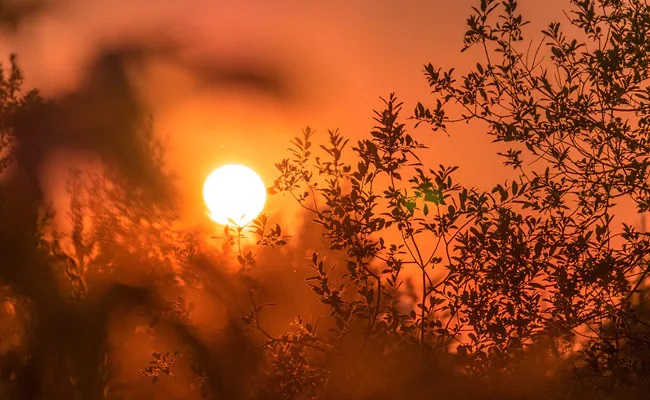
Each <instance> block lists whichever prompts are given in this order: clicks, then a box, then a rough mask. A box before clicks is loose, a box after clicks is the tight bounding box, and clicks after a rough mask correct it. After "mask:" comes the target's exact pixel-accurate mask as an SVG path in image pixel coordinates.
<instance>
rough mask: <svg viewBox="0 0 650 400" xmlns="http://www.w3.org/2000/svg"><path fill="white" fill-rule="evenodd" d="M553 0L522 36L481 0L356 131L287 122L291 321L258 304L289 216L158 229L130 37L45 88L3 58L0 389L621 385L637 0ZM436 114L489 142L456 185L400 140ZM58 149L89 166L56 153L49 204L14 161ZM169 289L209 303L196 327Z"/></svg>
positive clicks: (635, 339)
mask: <svg viewBox="0 0 650 400" xmlns="http://www.w3.org/2000/svg"><path fill="white" fill-rule="evenodd" d="M567 17H568V22H569V23H570V27H571V29H569V30H566V31H565V30H564V29H563V28H562V26H561V25H560V24H559V23H552V24H550V25H549V26H548V27H547V29H546V30H544V31H543V40H542V41H541V42H530V41H527V40H524V37H523V33H522V32H523V31H524V27H525V25H526V20H525V19H524V18H523V17H522V16H521V15H520V14H519V12H518V9H517V2H516V1H514V0H505V1H494V0H483V1H480V2H479V3H478V4H477V5H476V7H475V8H473V9H472V12H471V15H470V16H469V18H468V20H467V23H468V30H467V33H466V35H465V48H464V49H463V50H468V56H475V57H477V58H478V61H477V62H476V64H475V67H473V68H471V70H469V71H465V72H464V73H462V74H461V73H458V72H456V71H454V70H453V69H445V68H440V67H438V66H434V65H432V64H428V65H426V66H425V68H424V73H425V76H426V79H427V82H428V84H429V87H430V89H431V96H430V97H429V98H427V99H423V100H422V102H421V103H418V104H417V105H416V106H415V108H414V112H413V114H411V115H404V113H405V112H404V110H403V109H402V104H401V103H400V101H399V100H398V98H397V97H396V96H395V95H392V94H391V95H390V96H388V97H387V98H385V99H384V101H383V107H382V108H381V109H380V110H378V111H377V112H375V121H376V127H375V128H374V129H373V130H372V132H370V135H368V136H367V138H366V139H363V140H360V141H358V142H357V143H350V142H349V140H348V139H346V137H345V136H344V135H343V134H341V133H339V132H338V131H330V132H328V134H327V135H324V136H319V135H317V134H315V133H314V131H312V130H310V129H305V130H304V131H303V133H302V135H300V136H298V137H296V138H295V139H294V140H293V141H292V143H291V147H290V149H289V157H288V158H286V159H284V160H282V161H280V162H278V163H277V165H276V167H277V169H278V171H279V177H278V178H277V180H276V181H275V182H274V185H273V187H272V188H270V192H272V193H277V194H285V195H287V198H288V199H291V198H292V199H294V200H295V201H296V202H298V203H299V204H300V205H301V206H302V207H303V208H304V213H305V220H306V222H305V226H304V227H303V228H301V229H302V230H303V231H304V232H308V231H313V230H317V232H319V234H320V236H319V237H318V238H317V240H315V241H314V242H310V243H306V244H305V245H304V246H303V247H310V246H311V248H313V249H315V251H313V252H312V253H310V255H309V256H308V257H307V259H306V260H304V261H303V262H301V263H300V266H299V268H300V269H301V270H302V271H306V272H305V273H306V274H307V275H306V282H305V283H306V285H307V287H308V288H309V290H310V292H311V299H313V303H314V304H317V303H318V304H319V305H318V306H314V308H312V310H316V311H314V315H313V316H309V315H304V314H303V315H297V313H293V314H295V319H294V320H293V322H292V323H291V324H286V323H284V322H277V318H276V314H275V313H276V311H278V309H279V308H280V307H281V305H280V304H278V305H277V306H276V305H274V304H272V303H273V302H274V300H273V299H272V298H278V295H277V293H275V292H273V288H271V287H269V285H270V283H269V282H274V279H275V280H277V279H282V277H280V278H278V277H277V276H275V277H274V274H282V273H283V272H281V271H282V269H281V268H279V267H278V266H274V265H270V261H269V260H271V259H273V257H272V256H271V255H272V254H276V253H282V252H285V254H286V252H287V251H288V250H287V247H288V248H291V246H285V245H287V242H289V244H291V243H290V242H291V241H300V240H301V238H300V235H295V234H294V232H290V233H291V234H293V237H291V238H287V236H285V234H284V232H283V230H282V229H281V228H280V227H279V226H276V225H274V224H272V223H271V222H269V220H268V218H267V217H266V216H262V217H260V218H258V220H256V221H255V222H254V223H253V224H251V225H250V226H247V227H244V228H232V227H231V228H226V229H225V231H224V232H223V234H222V235H221V236H220V239H219V240H221V243H222V244H223V246H222V247H223V248H222V249H221V251H219V250H218V249H217V248H215V247H214V246H213V244H214V241H215V240H214V238H203V237H201V236H200V235H198V234H197V233H195V232H186V231H178V230H175V228H174V221H175V219H176V215H175V203H174V195H173V191H171V190H170V189H168V188H169V187H171V186H172V179H171V175H170V174H169V172H168V171H166V170H165V168H164V165H163V162H162V150H161V147H160V145H159V143H158V142H156V140H154V137H153V135H152V132H153V125H152V124H151V123H150V120H149V119H148V118H146V117H143V115H144V113H143V112H142V110H141V107H140V105H139V104H138V102H137V101H136V100H135V98H136V97H135V96H133V94H132V93H131V92H130V89H129V85H128V82H127V81H126V77H125V75H124V72H123V65H124V61H125V59H126V58H128V57H131V56H132V54H133V52H132V51H130V52H128V53H111V55H110V56H107V57H106V58H105V59H103V60H101V61H100V63H99V65H98V68H97V69H96V73H95V75H93V76H91V79H90V80H89V82H90V83H89V84H88V85H87V87H85V88H84V90H82V91H80V92H79V93H76V94H74V95H73V96H72V97H67V98H63V99H53V100H45V99H42V98H41V97H40V96H39V95H38V94H37V93H36V92H27V93H24V92H23V91H22V89H21V87H22V76H21V73H20V70H19V69H18V67H17V66H16V63H15V60H14V59H12V60H11V65H10V66H9V67H7V68H5V69H4V74H3V75H2V79H1V81H0V84H1V85H0V96H1V99H0V106H1V109H0V111H1V115H0V117H1V118H0V128H1V130H0V150H1V152H0V168H1V170H2V171H3V172H4V180H3V181H2V183H1V184H0V260H1V261H0V282H1V284H2V286H1V290H0V295H1V296H2V299H1V301H2V302H3V303H2V304H3V306H2V307H0V311H1V312H2V317H1V318H0V335H1V336H0V373H1V384H0V398H8V399H9V398H20V399H23V398H24V399H41V398H43V399H55V398H56V399H58V398H60V399H75V398H81V399H100V398H106V399H119V398H135V397H137V396H138V395H137V394H136V393H147V392H146V390H151V391H153V392H154V393H157V394H158V395H159V397H156V398H167V397H166V395H165V393H161V392H160V391H158V392H157V391H156V390H157V388H159V387H161V385H162V384H164V382H163V381H171V377H174V376H176V375H177V374H180V375H183V376H184V378H179V382H176V383H172V384H173V385H187V386H188V388H187V391H185V392H184V394H183V395H178V396H176V397H174V395H172V394H168V395H169V397H170V398H177V397H180V396H182V397H183V398H200V397H204V398H215V399H219V398H227V399H330V398H331V399H356V398H359V399H402V398H416V399H418V398H422V399H428V398H451V399H455V398H458V399H464V398H495V399H496V398H518V399H519V398H522V399H523V398H551V399H553V398H559V399H564V398H566V399H580V398H585V399H587V398H588V399H609V398H612V399H614V398H626V399H627V398H645V396H646V393H647V392H648V390H649V389H650V381H649V380H648V379H649V378H648V377H650V346H649V342H648V341H649V340H650V337H649V333H650V330H649V328H650V325H649V324H650V315H649V312H650V310H648V302H647V300H648V295H649V292H648V290H649V289H648V277H647V274H648V250H647V249H648V248H649V245H650V238H649V237H648V234H647V233H645V232H643V231H639V230H638V229H636V228H635V227H634V222H635V221H623V220H620V219H617V217H616V215H617V212H620V210H622V209H623V207H635V208H636V211H637V212H639V213H643V212H646V211H648V210H649V209H650V181H649V178H650V176H649V175H650V170H649V168H648V167H649V163H650V155H649V154H650V153H649V146H650V124H649V121H648V118H649V117H648V113H649V110H650V89H648V82H649V79H648V78H649V76H648V75H649V74H650V51H649V50H650V41H649V40H648V37H649V36H648V34H649V33H650V7H649V6H648V5H646V4H645V2H643V1H638V0H628V1H616V0H574V1H572V2H571V7H570V10H568V12H567ZM12 21H13V20H12ZM235 75H236V77H234V78H233V76H234V75H228V78H227V79H238V80H239V79H244V80H247V79H249V78H250V79H252V81H253V82H256V81H257V80H256V79H257V78H256V76H257V75H255V74H251V76H250V77H248V76H247V75H246V74H245V73H240V74H235ZM271 86H273V85H271ZM458 123H470V124H474V125H471V126H476V127H477V128H476V129H481V130H484V131H485V134H487V135H490V136H491V137H492V138H493V139H494V141H495V142H498V143H500V144H501V147H499V148H500V149H501V150H500V153H499V154H500V155H501V156H503V160H504V163H505V164H506V166H508V167H510V168H511V173H510V174H509V175H508V176H507V177H504V180H503V182H502V183H500V184H498V185H496V186H495V187H494V188H492V189H490V190H484V189H481V188H478V187H469V186H466V185H464V184H462V183H461V182H458V181H457V179H456V171H457V167H455V166H444V165H439V166H438V165H428V164H427V163H423V162H422V161H421V159H425V157H424V155H425V154H426V153H427V151H428V150H427V148H428V146H435V141H436V136H437V135H440V134H441V133H448V134H453V129H454V126H456V124H458ZM418 125H420V127H419V128H418ZM415 128H417V130H416V129H415ZM428 128H430V129H428ZM58 147H63V148H75V149H81V150H84V151H86V152H90V153H92V154H95V155H97V156H98V159H99V160H101V164H102V167H101V168H98V169H93V170H92V171H93V172H88V171H86V172H80V171H72V172H71V174H70V176H69V178H68V194H69V207H68V209H67V210H54V209H53V208H52V206H51V205H49V204H48V203H47V201H46V200H45V198H44V195H43V190H42V188H41V185H40V182H39V180H38V172H39V169H40V168H42V167H43V165H44V163H45V158H46V156H47V154H48V152H50V151H51V150H52V149H54V148H58ZM89 171H90V170H89ZM55 211H56V212H59V213H61V212H63V213H66V215H67V217H68V220H69V225H68V227H67V228H65V229H64V228H60V227H57V226H56V224H54V223H53V218H54V217H55ZM285 231H286V228H285ZM300 234H301V235H302V232H300ZM305 235H306V236H305V237H307V234H306V233H305ZM250 237H253V238H255V240H256V241H257V244H255V245H251V244H248V242H247V239H248V238H250ZM302 240H303V241H305V242H308V241H309V239H302ZM217 253H218V254H217ZM300 256H302V254H301V255H300ZM231 260H232V261H233V262H234V263H235V264H236V265H237V270H238V272H235V273H232V272H228V271H229V270H228V269H227V268H224V266H225V265H228V264H229V263H230V261H231ZM280 266H281V267H282V268H284V267H285V265H280ZM287 268H290V267H287ZM285 273H286V272H285ZM191 290H195V291H200V292H201V293H203V296H205V297H207V298H210V299H212V300H213V301H215V302H216V303H217V304H218V307H219V308H220V309H221V310H225V311H223V312H222V313H221V314H220V315H221V316H220V317H219V318H220V319H221V325H220V328H219V329H217V330H215V331H214V332H212V334H211V336H210V338H209V340H207V339H206V338H205V337H204V336H202V335H201V334H200V333H199V332H200V329H199V328H198V327H197V326H198V325H199V323H198V322H197V321H196V319H195V318H196V317H195V314H194V311H195V307H196V306H195V304H194V303H193V302H192V301H189V300H188V299H187V298H186V297H185V295H184V294H183V293H186V292H188V291H191ZM295 290H298V289H295ZM279 298H281V296H279ZM302 301H306V300H304V299H303V300H302ZM134 310H135V311H137V313H138V315H140V316H144V317H143V318H144V319H146V323H145V325H146V328H145V329H146V330H147V331H151V332H165V333H166V335H167V336H168V337H170V338H172V339H171V340H169V341H168V343H167V344H166V345H165V346H166V347H165V348H162V347H164V346H161V348H160V349H159V350H157V351H156V352H154V353H153V354H152V356H151V360H150V361H149V362H148V363H146V364H143V365H141V368H140V376H139V378H140V385H139V386H140V388H138V389H136V388H134V387H132V386H128V385H124V384H122V383H121V382H120V380H119V379H118V378H117V377H116V374H115V371H116V370H117V367H116V366H117V365H119V364H120V360H119V359H116V358H117V357H119V354H118V353H117V352H116V351H114V350H112V347H111V346H110V345H109V344H110V343H111V339H110V338H111V334H112V333H111V329H114V327H115V326H116V325H115V323H114V322H112V321H113V320H114V319H115V318H118V319H119V318H120V316H124V315H128V312H129V311H130V312H135V311H134ZM289 313H290V314H291V313H292V312H291V310H290V311H289ZM126 318H127V317H126V316H125V317H124V319H126ZM215 318H216V317H215ZM118 326H119V325H118ZM179 371H180V372H179ZM134 379H135V378H134ZM181 380H182V382H180V381H181ZM150 382H153V383H154V384H155V385H151V384H150ZM142 387H144V389H143V388H142ZM169 387H170V386H166V388H169ZM143 390H144V391H143Z"/></svg>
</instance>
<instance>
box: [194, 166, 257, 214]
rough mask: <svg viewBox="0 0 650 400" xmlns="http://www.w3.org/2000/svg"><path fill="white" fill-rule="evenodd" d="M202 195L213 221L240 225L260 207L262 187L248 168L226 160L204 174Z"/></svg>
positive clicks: (255, 175)
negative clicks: (221, 165)
mask: <svg viewBox="0 0 650 400" xmlns="http://www.w3.org/2000/svg"><path fill="white" fill-rule="evenodd" d="M203 198H204V199H205V204H206V205H207V206H208V210H210V213H209V215H210V218H212V219H213V220H214V221H215V222H218V223H220V224H222V225H227V224H232V223H233V222H234V223H235V224H236V225H238V226H243V225H246V224H247V223H249V222H251V221H252V220H253V219H255V217H257V216H258V215H259V213H261V212H262V210H263V209H264V203H265V202H266V187H265V186H264V182H262V179H261V178H260V177H259V175H257V174H256V173H255V171H253V170H252V169H250V168H248V167H245V166H243V165H239V164H229V165H224V166H223V167H220V168H217V169H215V170H214V171H213V172H212V173H211V174H210V176H208V178H207V179H206V180H205V184H204V185H203Z"/></svg>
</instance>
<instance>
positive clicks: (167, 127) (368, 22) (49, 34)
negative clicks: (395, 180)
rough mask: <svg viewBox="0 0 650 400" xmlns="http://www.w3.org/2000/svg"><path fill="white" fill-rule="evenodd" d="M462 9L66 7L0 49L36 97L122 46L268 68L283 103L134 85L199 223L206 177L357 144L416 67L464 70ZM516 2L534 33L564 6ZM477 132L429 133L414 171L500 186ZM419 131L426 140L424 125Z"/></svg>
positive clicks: (129, 3)
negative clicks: (320, 140)
mask: <svg viewBox="0 0 650 400" xmlns="http://www.w3.org/2000/svg"><path fill="white" fill-rule="evenodd" d="M475 3H478V2H477V1H470V0H459V1H433V0H431V1H377V0H369V1H331V0H330V1H299V0H283V1H273V2H262V1H229V2H218V1H190V0H184V1H164V2H161V1H159V0H158V1H154V0H93V1H87V0H75V1H73V0H67V1H63V2H59V3H57V5H56V6H55V7H54V6H53V7H51V9H50V10H49V11H47V12H46V13H44V14H42V15H40V16H37V17H35V18H34V19H32V20H30V21H29V22H28V23H27V24H25V25H24V26H22V27H21V29H20V30H19V32H18V33H17V34H14V35H9V34H6V35H5V37H6V38H5V39H3V40H2V42H3V43H5V45H4V48H3V50H4V51H5V52H8V51H15V52H17V53H18V54H19V57H20V60H21V65H22V66H23V68H24V70H25V73H26V75H27V78H28V84H29V85H30V86H35V87H38V88H40V89H42V90H43V92H44V93H45V94H46V95H47V94H53V95H55V94H57V93H61V92H65V91H69V90H74V87H75V85H77V84H78V82H79V81H80V79H82V77H83V73H84V71H85V69H86V67H87V66H88V64H89V63H90V61H91V60H92V57H93V55H94V54H96V51H97V50H98V49H101V48H102V47H104V46H106V45H111V44H115V43H120V42H124V41H129V40H145V41H146V40H155V39H156V38H158V37H161V36H162V37H172V38H175V39H176V40H178V41H180V42H181V43H182V48H183V52H184V56H186V57H190V58H191V57H198V58H201V57H205V58H211V59H216V60H224V62H231V61H233V60H251V61H252V62H262V63H268V64H269V65H273V66H276V67H277V68H278V70H279V71H280V73H281V74H282V75H284V76H285V78H286V79H287V81H288V82H289V83H290V86H291V88H292V90H293V91H292V93H293V95H292V96H291V97H290V98H287V99H278V98H274V97H271V96H268V95H266V94H262V93H259V92H255V91H251V90H246V89H245V88H241V87H217V88H214V87H212V88H209V89H207V88H205V87H202V85H201V84H200V82H196V81H194V80H193V79H192V77H191V76H188V74H187V73H186V72H185V71H183V70H182V69H180V68H178V67H175V66H172V65H167V64H161V63H155V62H154V63H150V64H149V65H147V66H145V68H144V69H143V70H142V71H140V72H139V75H137V76H138V78H139V79H138V84H139V86H140V89H141V93H142V96H143V98H144V99H145V101H146V102H147V103H148V104H149V106H150V108H151V110H152V113H153V116H154V119H155V123H156V126H157V130H158V132H159V133H160V134H162V135H163V136H165V137H168V138H169V157H170V160H171V164H172V166H173V167H174V169H175V170H176V171H177V173H178V175H179V178H180V182H179V185H180V190H181V192H182V193H183V195H184V196H185V209H184V210H185V211H184V217H185V219H186V221H188V222H189V223H190V224H194V223H203V222H205V220H206V216H205V214H204V209H203V204H202V202H201V200H200V191H201V187H202V182H203V179H205V177H206V176H207V175H208V173H209V172H210V171H211V170H212V169H214V168H215V167H217V166H219V165H221V164H224V163H228V162H239V163H243V164H247V165H249V166H251V167H252V168H254V169H256V170H257V171H258V172H259V173H260V174H261V175H262V178H263V179H264V180H265V182H267V183H268V184H270V183H271V181H272V179H273V177H274V176H275V171H274V168H273V162H275V161H278V160H279V159H281V158H283V157H285V156H286V152H285V151H284V150H285V148H286V147H287V145H288V141H289V139H291V138H292V137H293V136H294V135H297V134H299V133H300V129H301V128H303V127H304V126H306V125H310V126H312V127H313V128H315V129H317V130H318V131H320V132H323V133H324V131H325V130H326V129H328V128H340V129H341V130H342V131H343V132H344V133H345V134H346V135H348V136H350V137H352V138H353V139H355V138H360V137H361V136H362V135H364V134H367V132H368V130H369V128H370V127H371V126H372V120H371V117H372V109H373V108H374V107H378V106H379V104H380V102H379V100H378V96H386V95H387V94H388V93H390V92H391V91H395V92H397V93H398V95H399V96H400V97H401V98H402V99H403V100H404V101H405V113H404V114H405V116H408V115H409V114H410V113H411V110H412V109H413V106H414V104H415V102H416V101H417V100H426V99H427V92H428V91H427V86H426V82H425V80H424V77H423V75H422V73H421V70H422V65H424V64H425V63H428V62H432V63H433V64H435V65H439V66H444V67H451V66H456V67H460V69H462V67H463V66H464V65H469V64H470V63H471V64H473V63H475V59H474V55H473V54H465V53H463V54H461V53H460V51H459V50H460V48H461V46H462V35H463V32H464V30H465V18H466V16H467V15H468V11H469V6H470V5H472V4H475ZM521 3H522V7H524V8H523V11H524V13H525V16H527V17H528V18H529V19H531V20H534V23H533V24H532V25H531V26H530V27H529V32H530V33H531V34H533V33H535V32H539V29H540V28H542V27H543V26H545V25H546V24H547V23H548V22H549V21H551V20H553V19H562V18H564V17H563V15H562V9H563V8H567V4H568V0H551V1H549V0H545V1H541V0H537V1H536V0H528V1H522V2H521ZM532 36H535V37H538V35H537V34H534V35H531V37H532ZM474 128H476V127H475V126H474ZM481 133H482V132H480V131H476V129H474V130H471V129H468V128H467V127H465V126H458V127H455V128H453V129H452V138H448V137H446V136H444V135H436V136H435V137H433V136H430V137H429V138H428V139H430V140H427V139H425V140H424V141H425V142H426V143H427V144H428V145H430V146H431V147H432V150H431V151H430V153H429V159H428V160H427V161H429V162H432V163H434V164H433V165H437V164H439V163H445V164H458V165H460V166H461V177H462V178H463V179H464V180H466V183H468V184H474V185H479V186H483V187H488V186H489V185H490V184H492V183H494V182H496V181H497V180H498V179H499V178H500V172H498V171H501V167H500V162H501V161H500V160H499V159H498V158H497V157H496V156H495V155H494V152H495V151H490V148H492V149H496V148H495V147H493V145H491V144H490V141H489V139H488V138H487V137H486V136H485V135H482V134H481ZM422 135H425V136H426V135H430V134H429V133H428V131H427V130H426V129H425V130H423V131H422ZM420 137H421V138H423V137H424V136H420ZM491 146H492V147H491ZM269 207H270V208H271V209H270V211H272V210H273V208H274V205H273V204H271V205H270V206H269ZM275 207H277V206H275Z"/></svg>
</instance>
